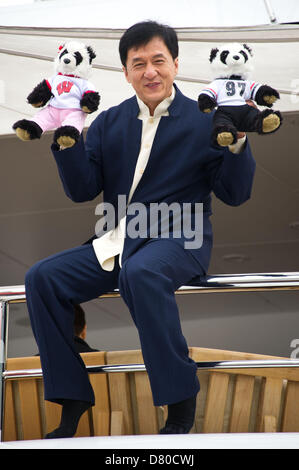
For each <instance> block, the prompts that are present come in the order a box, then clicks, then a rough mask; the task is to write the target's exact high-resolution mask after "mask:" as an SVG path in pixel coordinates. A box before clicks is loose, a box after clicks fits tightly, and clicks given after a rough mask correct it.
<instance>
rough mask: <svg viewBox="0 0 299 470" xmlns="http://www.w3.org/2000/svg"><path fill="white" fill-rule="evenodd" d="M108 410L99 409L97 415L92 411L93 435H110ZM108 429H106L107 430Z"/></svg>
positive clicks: (109, 414)
mask: <svg viewBox="0 0 299 470" xmlns="http://www.w3.org/2000/svg"><path fill="white" fill-rule="evenodd" d="M110 421H111V413H110V411H101V412H99V413H98V415H95V413H94V412H93V428H94V435H95V436H110V432H111V431H110V426H111V422H110ZM107 430H108V431H107Z"/></svg>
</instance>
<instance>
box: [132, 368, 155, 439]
mask: <svg viewBox="0 0 299 470" xmlns="http://www.w3.org/2000/svg"><path fill="white" fill-rule="evenodd" d="M135 386H136V405H137V410H138V425H139V434H157V433H158V418H157V408H156V407H155V406H154V405H153V396H152V391H151V387H150V383H149V379H148V375H147V373H146V372H136V373H135Z"/></svg>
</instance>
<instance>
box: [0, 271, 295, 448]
mask: <svg viewBox="0 0 299 470" xmlns="http://www.w3.org/2000/svg"><path fill="white" fill-rule="evenodd" d="M269 290H275V291H277V290H288V291H289V290H299V272H286V273H273V272H272V273H252V274H222V275H221V274H218V275H214V276H208V277H206V278H204V279H201V280H200V281H199V282H198V283H196V284H195V283H194V285H186V286H182V287H180V288H179V289H178V290H177V291H176V294H199V293H217V292H248V291H269ZM119 296H120V293H119V290H118V289H115V290H114V291H112V292H108V293H106V294H104V295H102V296H101V297H100V299H101V298H113V297H119ZM25 302H26V292H25V286H24V285H20V286H6V287H0V365H1V371H0V372H1V386H0V407H1V409H0V441H1V440H2V429H3V418H4V389H5V382H6V380H8V379H13V378H22V377H27V378H28V377H42V370H41V369H27V370H9V371H8V370H6V361H7V338H8V321H9V306H10V305H11V304H14V303H25ZM197 367H198V369H236V368H237V369H240V368H261V367H262V368H268V367H299V360H297V359H281V360H276V359H275V360H245V361H202V362H197ZM87 370H88V372H89V373H112V372H136V371H144V370H145V366H144V364H116V365H98V366H87Z"/></svg>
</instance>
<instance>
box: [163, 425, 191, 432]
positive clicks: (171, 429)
mask: <svg viewBox="0 0 299 470" xmlns="http://www.w3.org/2000/svg"><path fill="white" fill-rule="evenodd" d="M191 427H192V426H191ZM188 432H189V429H186V428H184V426H179V425H177V424H166V425H165V426H164V428H162V429H160V431H159V434H188Z"/></svg>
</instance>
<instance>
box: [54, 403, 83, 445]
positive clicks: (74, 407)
mask: <svg viewBox="0 0 299 470" xmlns="http://www.w3.org/2000/svg"><path fill="white" fill-rule="evenodd" d="M90 407H91V404H90V403H88V402H86V401H77V400H64V403H63V407H62V413H61V421H60V425H59V427H58V428H56V429H54V431H52V432H49V433H48V434H46V436H45V439H60V438H67V437H73V436H74V435H75V434H76V431H77V427H78V424H79V420H80V418H81V416H82V415H83V413H85V411H86V410H88V408H90Z"/></svg>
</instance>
